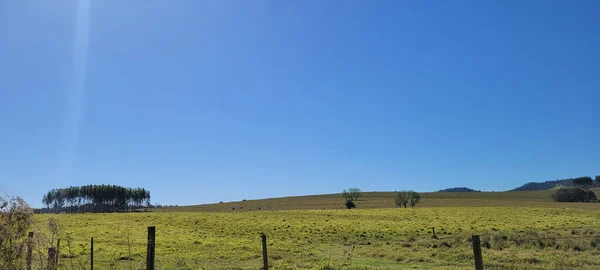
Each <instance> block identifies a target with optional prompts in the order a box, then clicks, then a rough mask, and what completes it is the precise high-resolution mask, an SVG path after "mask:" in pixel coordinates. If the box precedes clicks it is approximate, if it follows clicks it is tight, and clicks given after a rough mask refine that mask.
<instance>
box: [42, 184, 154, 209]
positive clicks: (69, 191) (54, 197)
mask: <svg viewBox="0 0 600 270" xmlns="http://www.w3.org/2000/svg"><path fill="white" fill-rule="evenodd" d="M42 202H43V203H44V204H45V205H46V211H48V212H55V213H58V212H69V213H76V212H124V211H136V210H137V209H140V208H141V207H142V206H144V203H145V204H146V205H150V191H147V190H145V189H143V188H125V187H121V186H116V185H86V186H81V187H68V188H59V189H53V190H51V191H48V193H47V194H45V195H44V197H43V198H42ZM50 207H52V208H50Z"/></svg>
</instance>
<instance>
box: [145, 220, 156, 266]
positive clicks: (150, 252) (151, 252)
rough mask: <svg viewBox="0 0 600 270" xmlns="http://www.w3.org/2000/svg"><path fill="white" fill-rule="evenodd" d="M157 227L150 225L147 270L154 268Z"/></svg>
mask: <svg viewBox="0 0 600 270" xmlns="http://www.w3.org/2000/svg"><path fill="white" fill-rule="evenodd" d="M155 234H156V227H154V226H150V227H148V248H147V250H146V270H154V248H155V246H156V242H155V241H154V240H155Z"/></svg>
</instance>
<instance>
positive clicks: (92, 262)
mask: <svg viewBox="0 0 600 270" xmlns="http://www.w3.org/2000/svg"><path fill="white" fill-rule="evenodd" d="M90 244H91V245H90V270H94V237H92V239H91V240H90Z"/></svg>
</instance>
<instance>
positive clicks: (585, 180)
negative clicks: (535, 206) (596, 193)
mask: <svg viewBox="0 0 600 270" xmlns="http://www.w3.org/2000/svg"><path fill="white" fill-rule="evenodd" d="M557 185H562V186H566V187H594V186H600V175H596V177H594V178H592V177H590V176H582V177H575V178H566V179H558V180H553V181H546V182H530V183H527V184H525V185H522V186H520V187H518V188H515V189H513V190H512V191H525V190H548V189H553V188H554V187H556V186H557Z"/></svg>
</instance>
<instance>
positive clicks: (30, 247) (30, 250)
mask: <svg viewBox="0 0 600 270" xmlns="http://www.w3.org/2000/svg"><path fill="white" fill-rule="evenodd" d="M32 253H33V232H29V235H28V236H27V270H31V255H32Z"/></svg>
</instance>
